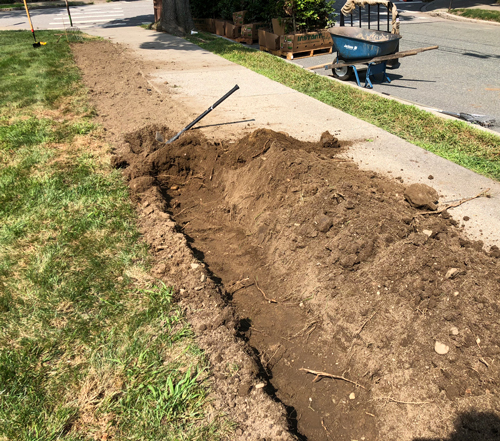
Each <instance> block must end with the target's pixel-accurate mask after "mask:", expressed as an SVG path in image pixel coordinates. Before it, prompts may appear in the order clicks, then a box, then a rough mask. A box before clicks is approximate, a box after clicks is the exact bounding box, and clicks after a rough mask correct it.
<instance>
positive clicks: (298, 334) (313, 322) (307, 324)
mask: <svg viewBox="0 0 500 441" xmlns="http://www.w3.org/2000/svg"><path fill="white" fill-rule="evenodd" d="M316 323H318V321H317V320H312V321H310V322H309V323H306V325H305V326H304V327H303V328H302V329H301V330H300V331H299V332H297V333H296V334H294V335H292V336H291V337H290V338H297V337H300V336H301V335H304V333H305V332H306V331H307V330H308V329H309V328H310V327H311V326H313V325H316ZM314 329H316V326H314V328H312V330H311V331H309V332H308V334H310V333H311V332H313V331H314Z"/></svg>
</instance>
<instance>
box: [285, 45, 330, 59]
mask: <svg viewBox="0 0 500 441" xmlns="http://www.w3.org/2000/svg"><path fill="white" fill-rule="evenodd" d="M332 50H333V48H332V46H328V47H318V48H314V49H311V50H307V51H300V52H284V51H283V52H281V56H282V57H286V59H287V60H297V59H299V58H309V57H317V56H318V55H328V54H331V53H332Z"/></svg>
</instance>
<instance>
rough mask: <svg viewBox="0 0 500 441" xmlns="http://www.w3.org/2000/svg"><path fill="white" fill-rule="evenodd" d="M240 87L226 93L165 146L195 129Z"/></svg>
mask: <svg viewBox="0 0 500 441" xmlns="http://www.w3.org/2000/svg"><path fill="white" fill-rule="evenodd" d="M239 88H240V87H239V86H238V85H236V86H234V87H233V88H232V89H231V90H230V91H229V92H228V93H226V94H225V95H224V96H223V97H222V98H221V99H220V100H218V101H217V102H215V103H214V104H212V105H211V106H210V107H209V108H208V109H207V110H205V111H204V112H203V113H202V114H201V115H200V116H199V117H198V118H196V119H195V120H194V121H193V122H190V123H189V124H188V125H187V126H186V127H184V128H183V129H182V130H181V131H180V132H179V133H177V135H175V136H174V137H173V138H171V139H169V140H168V141H167V142H166V143H165V144H170V143H172V142H174V141H175V140H176V139H177V138H179V136H181V135H182V134H183V133H184V132H185V131H186V130H189V129H190V128H191V127H193V126H194V125H195V124H196V123H197V122H199V121H200V120H201V119H203V118H204V117H205V116H207V115H208V114H209V113H210V112H211V111H212V110H214V109H215V108H216V107H217V106H218V105H219V104H220V103H222V102H223V101H224V100H226V99H227V98H229V96H230V95H232V94H233V93H234V92H236V91H237V90H238V89H239Z"/></svg>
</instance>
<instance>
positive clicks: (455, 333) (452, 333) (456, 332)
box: [450, 326, 458, 335]
mask: <svg viewBox="0 0 500 441" xmlns="http://www.w3.org/2000/svg"><path fill="white" fill-rule="evenodd" d="M450 334H451V335H458V328H457V327H456V326H452V327H451V328H450Z"/></svg>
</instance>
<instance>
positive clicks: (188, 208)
mask: <svg viewBox="0 0 500 441" xmlns="http://www.w3.org/2000/svg"><path fill="white" fill-rule="evenodd" d="M196 205H197V204H195V205H192V206H191V207H186V208H184V210H181V211H179V212H178V213H177V214H176V215H175V217H177V216H180V215H181V214H182V213H184V212H185V211H186V210H191V209H192V208H194V207H196Z"/></svg>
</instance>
